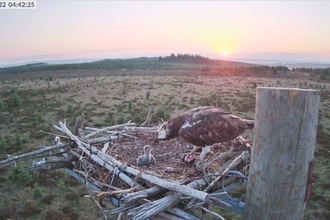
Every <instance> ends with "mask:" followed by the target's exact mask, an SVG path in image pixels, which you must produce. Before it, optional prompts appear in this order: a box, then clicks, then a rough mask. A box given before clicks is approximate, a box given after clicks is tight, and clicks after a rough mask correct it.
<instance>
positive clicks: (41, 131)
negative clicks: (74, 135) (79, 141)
mask: <svg viewBox="0 0 330 220" xmlns="http://www.w3.org/2000/svg"><path fill="white" fill-rule="evenodd" d="M39 132H40V133H44V134H48V135H52V136H59V137H61V138H66V139H70V138H69V137H67V136H63V135H59V134H54V133H49V132H46V131H43V130H40V131H39Z"/></svg>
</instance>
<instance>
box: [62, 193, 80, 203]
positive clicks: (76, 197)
mask: <svg viewBox="0 0 330 220" xmlns="http://www.w3.org/2000/svg"><path fill="white" fill-rule="evenodd" d="M65 199H66V200H70V201H79V195H78V194H77V193H75V192H69V193H67V194H66V195H65Z"/></svg>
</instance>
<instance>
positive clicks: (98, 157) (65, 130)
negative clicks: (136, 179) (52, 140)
mask: <svg viewBox="0 0 330 220" xmlns="http://www.w3.org/2000/svg"><path fill="white" fill-rule="evenodd" d="M59 124H60V126H61V127H58V126H56V125H53V126H54V127H55V128H56V129H59V130H61V131H62V132H63V133H65V134H67V135H68V136H69V137H71V139H72V140H74V141H75V142H76V143H77V145H78V147H79V148H80V149H81V150H82V151H83V153H86V154H87V155H89V156H90V157H91V158H92V159H93V160H94V161H95V162H97V163H98V164H100V165H101V166H106V168H107V169H109V170H115V168H114V167H115V165H113V163H112V162H111V161H109V160H107V159H106V157H103V158H101V156H109V155H107V154H104V153H102V152H101V151H98V150H97V149H95V148H94V147H92V151H93V152H98V154H97V155H96V154H91V152H90V151H89V150H87V148H85V147H84V146H83V145H85V146H88V145H87V144H86V143H83V142H82V141H80V140H79V138H78V137H77V136H75V135H73V134H72V133H71V131H70V130H69V129H68V128H67V127H66V125H65V124H64V123H62V122H59ZM88 147H89V146H88ZM107 158H111V157H110V156H109V157H107ZM118 175H119V177H120V178H121V179H122V180H123V181H124V182H126V183H127V184H129V185H132V182H133V180H132V179H131V178H130V177H128V176H127V175H126V174H124V173H122V172H120V173H119V174H118ZM135 186H136V187H138V188H139V189H144V188H143V187H142V186H141V185H139V184H137V183H135Z"/></svg>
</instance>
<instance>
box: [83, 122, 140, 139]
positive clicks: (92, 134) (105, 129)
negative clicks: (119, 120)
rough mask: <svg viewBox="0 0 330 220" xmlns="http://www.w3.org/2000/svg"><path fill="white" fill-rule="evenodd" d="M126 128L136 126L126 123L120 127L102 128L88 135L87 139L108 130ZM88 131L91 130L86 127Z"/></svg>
mask: <svg viewBox="0 0 330 220" xmlns="http://www.w3.org/2000/svg"><path fill="white" fill-rule="evenodd" d="M126 126H135V123H125V124H120V125H114V126H110V127H105V128H101V129H98V130H97V131H94V132H91V133H89V134H88V135H86V137H87V138H88V137H91V136H94V135H96V134H98V133H101V132H105V131H107V130H113V129H118V128H125V127H126ZM86 129H89V128H88V127H86Z"/></svg>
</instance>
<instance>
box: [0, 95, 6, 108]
mask: <svg viewBox="0 0 330 220" xmlns="http://www.w3.org/2000/svg"><path fill="white" fill-rule="evenodd" d="M4 107H5V105H4V104H3V100H2V96H1V95H0V109H3V108H4Z"/></svg>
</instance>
